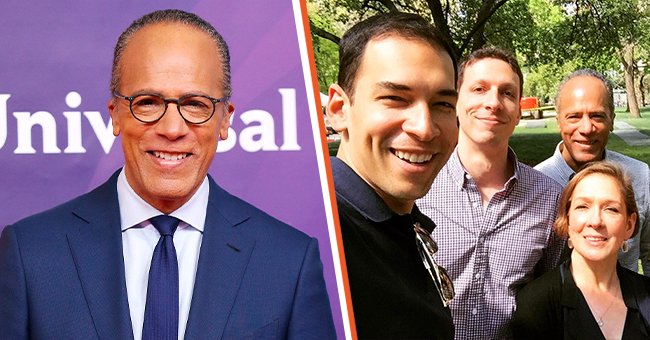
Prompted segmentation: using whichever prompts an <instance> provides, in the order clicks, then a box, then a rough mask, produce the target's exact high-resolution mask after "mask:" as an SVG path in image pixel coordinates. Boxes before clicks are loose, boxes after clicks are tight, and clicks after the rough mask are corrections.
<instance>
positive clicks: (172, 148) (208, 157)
mask: <svg viewBox="0 0 650 340" xmlns="http://www.w3.org/2000/svg"><path fill="white" fill-rule="evenodd" d="M222 62H223V61H222V60H221V57H220V54H219V51H218V49H217V46H216V44H215V43H214V41H213V40H212V39H211V38H210V36H208V34H207V33H205V32H202V31H200V30H198V29H196V28H193V27H190V26H187V25H183V24H178V23H164V24H153V25H150V26H146V27H144V28H142V29H140V30H139V31H138V32H136V33H135V34H134V35H133V37H131V39H130V41H129V42H128V45H127V46H126V48H125V49H124V52H123V55H122V59H121V61H120V65H119V67H120V73H121V78H120V79H121V80H120V84H119V86H118V89H117V90H118V92H120V93H121V94H122V95H125V96H134V95H137V94H142V93H153V94H158V95H161V96H163V97H165V98H179V97H182V96H184V95H187V94H198V95H207V96H210V97H214V98H220V97H223V96H224V88H223V74H222V73H223V72H222V69H223V68H222ZM233 110H234V107H233V106H232V105H231V104H228V103H218V104H216V108H215V113H214V115H213V116H212V118H210V120H208V121H207V122H205V123H203V124H189V123H187V122H185V120H183V118H182V117H181V115H180V114H179V112H178V109H177V107H176V104H175V103H171V104H169V105H168V107H167V111H166V113H165V115H164V116H163V117H162V118H161V119H160V120H158V121H156V122H154V123H142V122H140V121H138V120H136V119H135V118H134V117H133V116H132V115H131V112H130V110H129V101H128V100H125V99H121V98H113V99H112V100H111V101H110V102H109V111H110V113H111V118H112V120H113V133H114V134H115V135H116V136H117V135H122V148H123V150H124V158H125V174H126V178H127V181H128V182H129V185H130V186H131V187H132V188H133V190H134V191H135V192H136V193H137V194H138V195H139V196H140V197H142V198H143V199H144V200H145V201H147V202H148V203H149V204H151V205H152V206H154V207H155V208H157V209H158V210H160V211H162V212H164V213H169V212H172V211H174V210H176V209H177V208H179V207H180V206H181V205H183V204H184V203H185V202H187V201H188V200H189V199H190V198H191V197H192V195H193V194H194V193H195V192H196V190H197V189H198V187H199V186H200V185H201V182H202V181H203V179H204V178H205V176H206V174H207V171H208V168H209V166H210V163H211V162H212V159H213V157H214V154H215V152H216V148H217V141H218V138H219V137H221V138H222V139H225V138H226V137H227V133H228V127H229V118H230V115H231V114H232V111H233Z"/></svg>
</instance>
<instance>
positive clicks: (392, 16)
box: [338, 12, 456, 97]
mask: <svg viewBox="0 0 650 340" xmlns="http://www.w3.org/2000/svg"><path fill="white" fill-rule="evenodd" d="M391 35H394V36H398V37H403V38H410V39H419V40H422V41H424V42H426V43H428V44H429V45H431V46H432V47H433V48H442V49H444V50H445V52H447V54H449V57H450V58H451V61H452V63H453V65H454V74H456V56H455V54H454V52H453V50H452V48H451V46H450V45H449V44H448V43H447V42H446V41H445V39H444V38H443V37H442V35H441V34H440V33H439V31H438V30H437V29H436V28H435V27H433V26H432V25H431V24H430V23H429V22H427V21H426V20H425V19H424V18H422V17H421V16H419V15H417V14H411V13H402V12H390V13H382V14H377V15H375V16H372V17H370V18H368V19H365V20H363V21H361V22H358V23H357V24H355V25H354V26H352V27H351V28H350V29H349V30H348V31H347V32H345V34H344V35H343V37H342V38H341V41H340V43H339V76H338V84H339V85H340V86H341V88H343V90H344V91H345V92H346V93H347V94H348V96H350V97H352V96H353V93H354V83H355V81H356V75H357V71H358V70H359V66H360V65H361V59H362V58H363V54H364V51H365V49H366V46H367V45H368V42H370V41H371V40H372V39H375V38H379V37H386V36H391Z"/></svg>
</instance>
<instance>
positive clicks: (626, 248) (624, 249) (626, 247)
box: [621, 241, 630, 253]
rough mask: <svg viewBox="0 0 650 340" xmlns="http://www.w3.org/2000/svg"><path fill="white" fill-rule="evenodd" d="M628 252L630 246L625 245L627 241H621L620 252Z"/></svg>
mask: <svg viewBox="0 0 650 340" xmlns="http://www.w3.org/2000/svg"><path fill="white" fill-rule="evenodd" d="M628 250H630V245H629V244H627V241H623V243H621V251H622V252H624V253H627V251H628Z"/></svg>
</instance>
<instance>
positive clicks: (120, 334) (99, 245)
mask: <svg viewBox="0 0 650 340" xmlns="http://www.w3.org/2000/svg"><path fill="white" fill-rule="evenodd" d="M118 173H119V171H118V172H116V173H115V174H114V175H113V176H112V177H111V178H110V179H109V180H108V181H107V182H106V183H104V184H103V185H101V186H100V187H98V188H97V189H95V190H94V191H92V192H91V193H89V194H88V195H87V196H86V197H85V199H84V200H83V201H81V203H80V204H79V205H78V206H77V207H76V208H75V209H74V210H73V212H72V213H73V214H74V215H75V216H76V217H78V219H79V224H78V228H77V229H76V230H75V231H74V232H71V233H69V234H68V235H67V238H68V244H69V246H70V251H71V253H72V257H73V259H74V262H75V265H76V268H77V274H78V275H79V280H80V281H81V286H82V289H83V293H84V296H85V298H86V302H87V303H88V308H89V309H90V314H91V316H92V319H93V322H94V324H95V327H96V330H97V334H98V336H99V338H106V339H127V338H129V339H132V338H133V331H132V327H131V317H130V314H129V306H128V298H127V293H126V281H125V278H124V260H123V254H122V234H121V228H120V211H119V204H118V200H117V174H118Z"/></svg>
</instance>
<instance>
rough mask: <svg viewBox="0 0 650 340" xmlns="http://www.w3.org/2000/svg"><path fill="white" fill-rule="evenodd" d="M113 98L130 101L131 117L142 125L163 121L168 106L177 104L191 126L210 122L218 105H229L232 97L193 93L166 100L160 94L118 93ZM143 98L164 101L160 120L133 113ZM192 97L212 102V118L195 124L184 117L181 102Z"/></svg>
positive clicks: (177, 108)
mask: <svg viewBox="0 0 650 340" xmlns="http://www.w3.org/2000/svg"><path fill="white" fill-rule="evenodd" d="M113 96H114V97H117V98H121V99H125V100H128V101H129V111H131V115H132V116H133V118H135V119H137V120H138V121H140V122H142V123H146V124H149V123H155V122H157V121H159V120H161V119H162V117H163V116H164V115H165V113H167V106H168V104H169V103H175V104H176V110H177V111H178V114H180V115H181V117H182V118H183V120H184V121H186V122H188V123H190V124H196V125H198V124H203V123H205V122H207V121H208V120H210V118H212V116H214V112H215V111H216V110H217V104H218V103H227V102H228V99H230V96H223V97H221V98H214V97H210V96H206V95H202V94H192V93H190V94H186V95H184V96H182V97H180V98H165V97H163V96H161V95H159V94H155V93H140V94H136V95H135V96H125V95H122V94H120V93H118V92H117V91H115V92H113ZM142 96H153V97H158V98H160V99H162V101H163V103H165V109H164V110H163V112H162V113H161V114H160V116H159V117H158V118H156V119H154V120H143V119H141V118H139V117H138V116H137V115H136V114H135V112H133V101H134V100H135V99H136V98H138V97H142ZM191 97H202V98H205V99H208V100H209V101H211V102H212V113H210V116H209V117H208V118H206V119H205V120H202V121H199V122H193V121H190V120H188V119H187V118H186V117H185V116H184V115H183V113H182V112H181V106H182V105H181V101H183V100H185V99H187V98H191Z"/></svg>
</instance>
